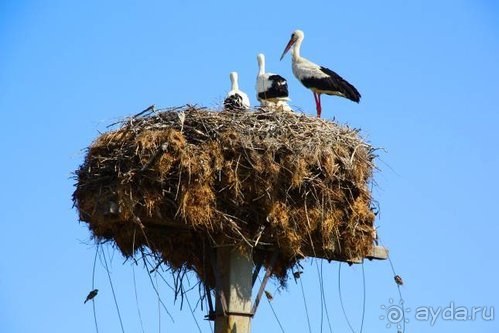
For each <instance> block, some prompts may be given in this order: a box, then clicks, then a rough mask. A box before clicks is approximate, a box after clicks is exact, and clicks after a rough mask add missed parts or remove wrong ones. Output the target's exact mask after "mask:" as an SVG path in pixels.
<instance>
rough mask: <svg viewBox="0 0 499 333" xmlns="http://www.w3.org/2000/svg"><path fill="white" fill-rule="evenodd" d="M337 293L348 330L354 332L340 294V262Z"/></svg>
mask: <svg viewBox="0 0 499 333" xmlns="http://www.w3.org/2000/svg"><path fill="white" fill-rule="evenodd" d="M338 294H339V296H340V304H341V309H342V310H343V315H344V316H345V319H346V321H347V324H348V327H350V330H351V331H352V333H355V330H354V329H353V327H352V324H351V323H350V320H349V319H348V316H347V312H346V311H345V306H344V305H343V297H342V296H341V262H340V264H339V265H338Z"/></svg>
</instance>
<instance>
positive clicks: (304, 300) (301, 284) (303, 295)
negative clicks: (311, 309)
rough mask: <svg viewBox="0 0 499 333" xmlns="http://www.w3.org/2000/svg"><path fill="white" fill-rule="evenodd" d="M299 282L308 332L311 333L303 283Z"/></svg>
mask: <svg viewBox="0 0 499 333" xmlns="http://www.w3.org/2000/svg"><path fill="white" fill-rule="evenodd" d="M299 280H300V287H301V295H302V297H303V304H304V305H305V314H306V315H307V324H308V332H309V333H312V326H311V325H310V317H309V315H308V307H307V300H306V299H305V290H304V289H303V282H302V281H301V279H299Z"/></svg>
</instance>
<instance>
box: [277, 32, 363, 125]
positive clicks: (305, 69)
mask: <svg viewBox="0 0 499 333" xmlns="http://www.w3.org/2000/svg"><path fill="white" fill-rule="evenodd" d="M303 38H304V34H303V31H301V30H295V31H294V32H293V34H292V35H291V39H290V40H289V42H288V45H286V48H285V49H284V52H282V55H281V60H282V58H283V57H284V55H285V54H286V53H287V52H288V51H289V49H290V48H291V46H293V50H292V55H293V60H292V66H293V74H294V75H295V77H296V78H297V79H298V80H300V82H301V83H302V84H303V85H304V86H305V87H307V88H308V89H310V90H312V92H313V94H314V99H315V106H316V109H317V117H319V118H320V116H321V111H322V107H321V94H326V95H336V96H341V97H345V98H348V99H349V100H351V101H354V102H356V103H358V102H359V101H360V97H361V96H360V93H359V92H358V91H357V89H356V88H355V87H354V86H353V85H351V84H350V83H348V82H347V81H346V80H345V79H343V78H342V77H341V76H339V75H338V74H336V73H335V72H333V71H332V70H330V69H329V68H326V67H322V66H319V65H317V64H314V63H313V62H311V61H310V60H308V59H305V58H303V57H302V56H300V47H301V43H302V42H303Z"/></svg>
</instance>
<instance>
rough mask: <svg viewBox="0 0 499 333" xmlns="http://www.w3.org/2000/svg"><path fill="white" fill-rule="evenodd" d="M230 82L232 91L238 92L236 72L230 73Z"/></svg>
mask: <svg viewBox="0 0 499 333" xmlns="http://www.w3.org/2000/svg"><path fill="white" fill-rule="evenodd" d="M230 82H231V83H232V88H231V89H232V90H239V84H238V83H237V72H231V73H230Z"/></svg>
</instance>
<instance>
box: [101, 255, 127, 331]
mask: <svg viewBox="0 0 499 333" xmlns="http://www.w3.org/2000/svg"><path fill="white" fill-rule="evenodd" d="M101 252H102V257H103V259H104V265H105V267H106V272H107V277H108V279H109V285H110V286H111V291H112V293H113V299H114V304H115V306H116V312H117V313H118V318H119V320H120V326H121V331H122V332H123V333H125V328H124V327H123V320H122V319H121V313H120V307H119V306H118V301H117V299H116V293H115V292H114V286H113V280H112V279H111V273H110V272H109V266H108V265H107V259H106V253H105V252H104V250H103V249H102V248H101Z"/></svg>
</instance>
